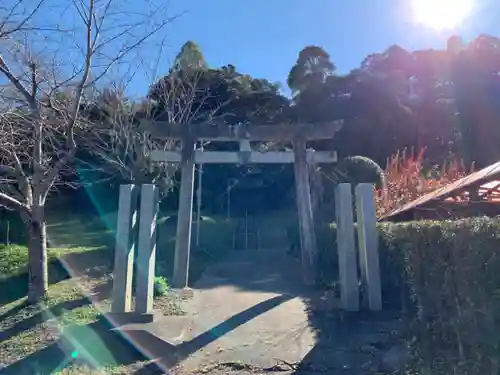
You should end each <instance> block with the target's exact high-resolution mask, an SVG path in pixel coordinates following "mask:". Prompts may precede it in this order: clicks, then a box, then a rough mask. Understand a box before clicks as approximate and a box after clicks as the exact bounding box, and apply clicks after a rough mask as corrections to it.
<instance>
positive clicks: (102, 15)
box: [0, 0, 172, 302]
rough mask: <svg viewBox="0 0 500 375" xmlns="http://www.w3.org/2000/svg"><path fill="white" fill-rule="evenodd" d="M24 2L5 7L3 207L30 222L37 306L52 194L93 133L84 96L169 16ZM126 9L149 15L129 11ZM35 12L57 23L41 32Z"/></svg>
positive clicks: (44, 281)
mask: <svg viewBox="0 0 500 375" xmlns="http://www.w3.org/2000/svg"><path fill="white" fill-rule="evenodd" d="M7 1H9V0H7ZM22 3H23V2H22V0H18V1H16V2H15V3H14V6H15V8H12V9H7V8H3V7H2V8H0V17H1V18H0V42H1V43H2V48H1V49H0V51H1V52H0V84H1V85H2V86H1V87H2V90H1V91H0V95H1V97H0V107H1V108H0V111H2V115H0V161H1V165H0V204H2V205H3V206H4V207H7V208H9V209H14V210H17V211H18V212H19V213H20V215H21V217H22V218H23V221H24V222H25V223H26V227H27V231H28V238H29V240H28V271H29V293H28V300H29V301H30V302H36V301H38V300H40V299H41V298H44V297H45V296H46V293H47V288H48V275H47V251H46V223H45V204H46V201H47V197H48V194H49V192H50V191H51V189H53V188H54V186H55V185H56V183H57V182H58V181H59V180H60V178H61V175H62V174H63V173H64V171H65V170H66V169H67V168H68V167H69V166H70V165H71V163H72V161H73V158H74V157H75V154H76V152H77V150H78V148H79V142H80V140H81V138H80V136H84V135H85V134H88V133H89V132H91V131H92V124H91V123H90V122H89V121H88V120H87V119H86V118H85V117H84V116H82V113H81V109H82V103H83V100H84V97H85V93H86V91H87V90H88V89H89V88H90V87H95V86H96V85H97V84H98V82H100V81H103V80H105V79H106V78H107V77H108V76H109V75H110V74H111V72H112V69H113V68H115V67H118V68H119V67H120V64H126V59H127V58H128V57H130V55H132V53H133V52H134V51H136V50H137V49H138V48H139V47H140V46H142V45H143V44H144V43H145V42H146V41H147V40H150V39H152V36H153V35H156V34H158V33H159V32H160V31H162V30H163V29H164V28H165V26H166V25H167V24H168V23H169V22H170V21H171V20H172V18H171V19H166V18H164V14H165V10H164V9H163V8H159V7H156V6H155V5H154V4H152V3H151V2H147V3H146V2H144V4H141V5H140V6H139V8H138V7H137V4H135V5H134V7H133V8H130V6H131V4H129V3H127V2H126V1H124V0H73V1H72V2H69V3H64V9H58V10H57V11H58V12H60V13H54V12H56V10H55V9H56V6H57V4H58V5H59V6H61V5H60V4H61V2H55V4H56V5H54V4H49V0H46V1H43V0H42V1H40V2H39V3H37V5H36V6H35V7H32V9H31V10H28V9H26V8H22V5H23V4H22ZM2 4H3V2H2ZM16 4H17V5H16ZM127 8H129V9H135V10H136V9H148V10H147V11H145V12H144V13H143V14H142V13H141V14H139V13H137V12H135V13H133V14H132V13H130V14H127ZM23 9H24V10H23ZM36 12H44V15H43V16H44V18H47V14H48V13H47V12H52V13H51V16H50V17H48V18H49V19H52V20H56V21H57V24H55V25H53V27H49V28H47V27H45V25H44V26H43V27H42V26H40V27H38V26H39V24H37V22H36V17H35V16H36ZM157 15H160V17H161V18H160V19H159V20H158V16H157ZM63 29H66V32H62V30H63Z"/></svg>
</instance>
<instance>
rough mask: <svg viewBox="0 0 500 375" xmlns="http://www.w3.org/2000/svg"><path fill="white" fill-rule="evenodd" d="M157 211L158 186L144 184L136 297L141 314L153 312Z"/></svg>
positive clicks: (136, 303)
mask: <svg viewBox="0 0 500 375" xmlns="http://www.w3.org/2000/svg"><path fill="white" fill-rule="evenodd" d="M157 211H158V191H157V188H156V186H154V185H150V184H148V185H142V187H141V211H140V215H139V221H140V222H139V241H138V242H139V246H138V249H137V264H136V272H137V278H136V297H135V298H136V299H135V311H136V312H138V313H140V314H150V313H152V312H153V291H154V278H155V260H156V215H157Z"/></svg>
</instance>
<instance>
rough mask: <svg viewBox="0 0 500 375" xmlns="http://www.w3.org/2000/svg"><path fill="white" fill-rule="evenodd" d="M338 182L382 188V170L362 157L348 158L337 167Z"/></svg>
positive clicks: (368, 159) (370, 160)
mask: <svg viewBox="0 0 500 375" xmlns="http://www.w3.org/2000/svg"><path fill="white" fill-rule="evenodd" d="M338 172H339V174H340V181H339V182H351V183H354V184H358V183H370V184H375V186H377V187H378V188H382V187H384V185H385V183H384V179H385V177H384V170H383V169H382V168H381V167H380V166H379V165H378V164H377V163H376V162H374V161H373V160H372V159H370V158H367V157H364V156H349V157H346V158H344V159H342V160H341V161H340V162H339V165H338Z"/></svg>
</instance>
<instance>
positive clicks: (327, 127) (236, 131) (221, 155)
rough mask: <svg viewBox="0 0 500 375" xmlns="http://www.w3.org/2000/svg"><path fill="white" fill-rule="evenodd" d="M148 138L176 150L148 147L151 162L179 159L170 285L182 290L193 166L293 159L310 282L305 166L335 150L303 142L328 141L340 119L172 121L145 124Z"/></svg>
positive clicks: (311, 240) (329, 158)
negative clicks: (210, 146) (269, 148)
mask: <svg viewBox="0 0 500 375" xmlns="http://www.w3.org/2000/svg"><path fill="white" fill-rule="evenodd" d="M143 126H145V127H146V129H148V131H149V132H150V133H151V136H152V137H153V138H157V139H174V140H180V141H181V144H182V149H181V150H179V151H159V150H157V151H153V152H152V155H151V157H152V159H153V161H157V162H168V163H180V165H181V185H180V193H179V212H178V217H177V236H176V243H175V261H174V273H173V280H172V286H173V287H175V288H184V287H186V286H187V283H188V274H189V257H190V248H191V226H192V216H193V193H194V166H195V164H203V163H231V164H246V163H258V164H267V163H274V164H281V163H293V164H294V171H295V186H296V200H297V209H298V216H299V227H300V244H301V254H302V271H303V280H304V282H305V284H307V285H314V283H315V281H316V255H317V251H316V236H315V232H314V221H313V210H312V203H311V187H310V182H309V164H311V163H314V164H321V163H334V162H336V161H337V156H336V153H335V152H324V151H322V152H316V151H314V150H306V142H307V141H308V140H320V139H331V138H333V137H334V135H335V133H336V132H337V131H338V130H339V129H340V126H341V122H339V121H336V122H332V123H324V124H278V125H243V124H242V125H238V126H232V125H227V124H212V123H208V124H207V123H204V124H176V123H165V122H149V121H148V122H145V123H143ZM198 140H211V141H217V142H221V141H226V142H239V143H240V151H239V152H226V151H198V150H195V145H196V142H197V141H198ZM250 141H291V142H292V144H293V151H280V152H265V153H263V152H259V151H253V150H252V149H251V147H250Z"/></svg>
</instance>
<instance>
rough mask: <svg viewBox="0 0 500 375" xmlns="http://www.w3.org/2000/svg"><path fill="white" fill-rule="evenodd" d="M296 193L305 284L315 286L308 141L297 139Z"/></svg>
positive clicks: (294, 143) (294, 145)
mask: <svg viewBox="0 0 500 375" xmlns="http://www.w3.org/2000/svg"><path fill="white" fill-rule="evenodd" d="M293 152H294V157H295V160H294V163H293V165H294V174H295V191H296V198H295V200H296V201H297V213H298V216H299V233H300V248H301V257H302V277H303V280H304V283H305V284H306V285H309V286H313V285H314V284H315V283H316V258H317V251H316V233H315V230H314V218H313V209H312V201H311V185H310V181H309V164H308V160H307V151H306V141H305V139H304V138H297V139H295V140H294V141H293Z"/></svg>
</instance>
